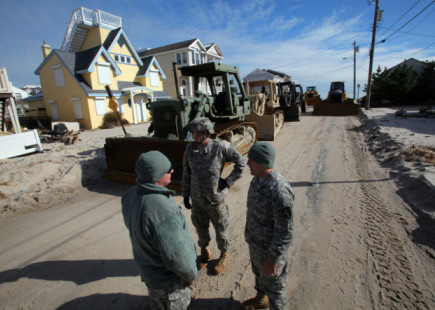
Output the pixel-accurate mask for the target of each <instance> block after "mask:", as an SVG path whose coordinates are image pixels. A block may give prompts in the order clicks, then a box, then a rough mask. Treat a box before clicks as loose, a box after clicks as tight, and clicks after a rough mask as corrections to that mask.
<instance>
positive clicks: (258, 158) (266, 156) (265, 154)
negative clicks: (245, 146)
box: [248, 142, 276, 168]
mask: <svg viewBox="0 0 435 310" xmlns="http://www.w3.org/2000/svg"><path fill="white" fill-rule="evenodd" d="M275 156H276V153H275V149H274V148H273V146H272V145H270V144H269V143H267V142H257V143H255V144H254V146H253V147H251V148H250V149H249V152H248V158H249V159H251V160H253V161H255V162H256V163H257V164H260V165H262V166H265V167H267V168H273V164H274V163H275Z"/></svg>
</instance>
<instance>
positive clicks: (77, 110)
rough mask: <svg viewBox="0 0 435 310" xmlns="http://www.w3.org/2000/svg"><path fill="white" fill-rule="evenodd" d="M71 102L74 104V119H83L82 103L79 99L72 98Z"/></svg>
mask: <svg viewBox="0 0 435 310" xmlns="http://www.w3.org/2000/svg"><path fill="white" fill-rule="evenodd" d="M71 101H72V102H73V104H74V114H75V116H76V119H83V111H82V102H81V101H80V98H72V99H71Z"/></svg>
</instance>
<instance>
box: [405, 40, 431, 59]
mask: <svg viewBox="0 0 435 310" xmlns="http://www.w3.org/2000/svg"><path fill="white" fill-rule="evenodd" d="M434 44H435V41H433V42H432V43H431V44H429V45H428V46H426V47H425V48H422V49H421V50H419V51H418V52H416V53H414V54H411V55H409V56H408V57H411V56H414V55H417V54H419V53H421V52H422V51H424V50H425V49H428V48H429V47H431V46H432V45H434Z"/></svg>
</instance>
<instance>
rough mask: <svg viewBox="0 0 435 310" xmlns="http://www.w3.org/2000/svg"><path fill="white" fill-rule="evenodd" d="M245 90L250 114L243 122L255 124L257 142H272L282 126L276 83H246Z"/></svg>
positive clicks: (282, 117) (282, 118) (282, 120)
mask: <svg viewBox="0 0 435 310" xmlns="http://www.w3.org/2000/svg"><path fill="white" fill-rule="evenodd" d="M245 90H246V93H247V94H248V98H249V99H250V100H251V114H249V115H247V116H245V120H246V121H248V122H255V123H256V124H257V127H258V139H259V140H269V141H274V140H275V139H276V135H277V134H278V131H279V130H280V129H281V127H282V126H283V125H284V111H283V110H282V109H281V106H280V102H279V95H278V87H277V84H276V81H274V80H262V81H252V82H250V81H246V82H245Z"/></svg>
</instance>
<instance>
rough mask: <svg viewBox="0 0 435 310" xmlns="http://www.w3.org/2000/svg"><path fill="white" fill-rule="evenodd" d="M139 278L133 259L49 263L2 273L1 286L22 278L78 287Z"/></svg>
mask: <svg viewBox="0 0 435 310" xmlns="http://www.w3.org/2000/svg"><path fill="white" fill-rule="evenodd" d="M136 276H139V271H138V270H137V267H136V264H135V262H134V260H132V259H111V260H104V259H100V260H77V261H47V262H39V263H34V264H30V265H28V266H26V267H24V268H19V269H18V268H17V269H11V270H6V271H2V272H0V284H2V283H6V282H15V281H18V280H19V279H22V278H28V279H41V280H47V281H71V282H74V283H76V284H77V285H81V284H85V283H89V282H94V281H99V280H102V279H105V278H109V277H136Z"/></svg>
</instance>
